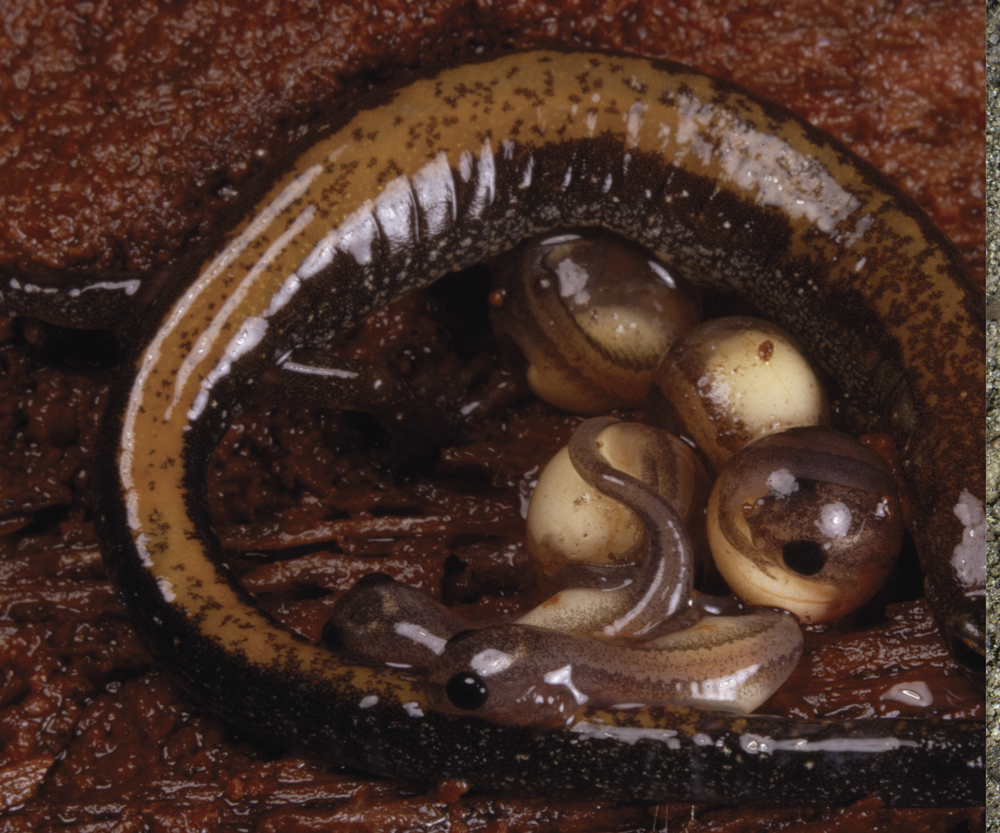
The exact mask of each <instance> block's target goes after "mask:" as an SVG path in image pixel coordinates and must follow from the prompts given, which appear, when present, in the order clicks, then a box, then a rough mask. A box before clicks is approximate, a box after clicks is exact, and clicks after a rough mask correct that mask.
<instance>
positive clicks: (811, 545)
mask: <svg viewBox="0 0 1000 833" xmlns="http://www.w3.org/2000/svg"><path fill="white" fill-rule="evenodd" d="M781 557H782V560H783V561H784V562H785V566H787V567H788V569H789V570H794V571H795V572H796V573H798V574H799V575H800V576H813V575H815V574H816V573H818V572H819V571H820V570H822V569H823V566H824V565H825V564H826V553H825V552H823V548H822V547H821V546H820V545H819V544H817V543H816V542H815V541H789V542H788V543H787V544H785V545H784V546H783V547H782V548H781Z"/></svg>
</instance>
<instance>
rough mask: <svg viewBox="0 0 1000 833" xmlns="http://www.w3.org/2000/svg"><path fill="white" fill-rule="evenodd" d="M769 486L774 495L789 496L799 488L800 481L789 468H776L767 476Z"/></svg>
mask: <svg viewBox="0 0 1000 833" xmlns="http://www.w3.org/2000/svg"><path fill="white" fill-rule="evenodd" d="M766 482H767V488H768V489H770V490H771V494H772V496H774V497H782V498H785V497H788V496H789V495H791V494H794V493H795V492H797V491H798V490H799V482H798V481H797V480H796V479H795V475H794V474H792V473H791V472H790V471H789V470H788V469H776V470H775V471H772V472H771V473H770V474H769V475H768V476H767V481H766Z"/></svg>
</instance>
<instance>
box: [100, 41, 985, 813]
mask: <svg viewBox="0 0 1000 833" xmlns="http://www.w3.org/2000/svg"><path fill="white" fill-rule="evenodd" d="M562 226H593V227H603V228H607V229H609V230H611V231H613V232H615V233H617V234H620V235H622V236H624V237H626V238H629V239H631V240H633V241H635V242H637V243H640V244H641V245H643V246H645V247H647V248H648V249H649V250H651V251H652V252H653V253H654V254H656V255H657V256H658V257H660V258H661V259H663V260H664V261H666V262H667V263H669V264H670V265H671V267H672V268H675V269H677V270H678V272H680V273H682V274H684V275H685V277H687V278H688V279H689V280H691V281H692V282H694V283H697V284H700V285H703V286H707V287H713V288H718V289H720V290H722V291H725V292H728V293H733V294H735V295H738V296H741V297H743V298H744V299H745V300H746V301H748V302H749V303H750V304H752V305H755V306H757V307H758V308H760V309H763V310H767V312H768V315H769V316H770V317H771V318H773V319H774V320H775V321H776V322H777V323H779V324H780V325H781V326H783V327H785V328H786V329H788V330H790V331H791V332H792V333H794V334H795V335H796V336H797V337H798V339H799V340H800V342H801V343H802V344H803V345H804V346H805V348H806V349H807V350H808V351H809V352H810V355H811V356H812V357H813V358H814V359H815V360H816V361H817V362H818V363H820V364H821V365H822V366H823V367H824V368H825V369H826V370H828V371H829V372H830V374H831V375H832V376H833V378H834V379H835V381H836V383H837V384H838V386H839V388H840V390H841V391H842V392H843V394H844V395H845V396H848V397H850V398H851V400H852V401H856V402H862V403H868V404H869V405H870V407H869V408H868V409H867V413H869V414H870V419H869V420H868V423H869V424H867V425H864V426H860V427H864V428H867V429H869V430H870V429H872V428H879V429H880V430H883V431H887V432H890V433H891V434H892V435H893V436H894V438H895V441H896V444H897V446H898V448H899V449H900V450H901V452H902V455H903V460H904V472H903V476H904V481H905V482H904V488H905V497H906V501H907V504H908V511H909V516H908V517H909V529H910V531H911V533H912V534H913V536H914V538H915V540H916V542H917V546H918V549H919V552H920V556H921V559H922V563H923V565H924V569H925V572H926V575H927V595H928V598H929V601H930V603H931V605H932V606H933V607H934V610H935V611H936V614H937V616H938V618H939V620H940V624H941V626H942V629H943V631H944V633H945V634H946V636H947V637H948V640H949V643H950V644H951V645H952V646H953V648H954V649H955V653H956V656H958V657H959V658H960V659H966V660H967V661H969V662H974V661H975V660H976V658H980V659H981V657H982V656H983V644H984V636H983V634H984V628H983V622H984V617H985V610H984V596H983V586H984V582H985V554H984V538H983V523H984V512H983V498H984V494H985V485H984V479H985V478H984V471H983V463H982V447H983V440H982V434H981V429H980V427H979V426H982V425H983V408H984V403H983V397H982V390H983V379H984V330H983V306H982V298H981V294H980V293H979V292H978V291H977V290H976V289H974V288H973V286H972V285H971V283H970V281H969V280H968V278H967V276H966V274H965V273H964V271H963V269H962V266H961V264H960V262H959V259H958V257H957V255H956V253H955V252H954V250H953V247H952V246H951V245H950V244H949V243H948V241H947V240H946V239H945V238H944V237H943V236H942V235H941V234H940V233H939V232H938V231H937V230H936V229H935V228H934V227H933V226H932V225H931V224H930V222H929V221H928V220H927V218H926V217H925V216H924V215H923V213H922V212H921V211H920V210H919V209H918V208H917V207H916V206H915V204H914V203H913V202H912V201H911V200H909V199H908V198H906V197H905V196H903V195H901V194H900V193H899V192H898V191H897V190H895V189H894V188H893V187H892V186H891V185H890V184H889V183H888V182H887V181H886V180H885V179H884V178H883V177H882V176H881V175H879V174H878V173H877V172H876V171H874V170H873V169H872V168H871V167H870V166H868V165H866V164H864V163H863V162H861V161H860V160H858V159H856V158H855V157H853V156H852V155H851V154H850V153H849V152H847V151H846V150H845V149H844V148H843V147H841V146H840V145H839V144H837V143H836V142H835V141H834V140H832V139H831V138H830V137H828V136H826V135H825V134H823V133H821V132H819V131H817V130H815V129H813V128H811V127H809V126H808V125H806V124H805V123H804V122H802V121H801V120H799V119H798V118H796V117H794V116H793V115H791V114H790V113H788V112H787V111H785V110H783V109H781V108H778V107H775V106H773V105H768V104H766V103H763V102H761V101H759V100H757V99H755V98H754V97H753V96H751V95H750V94H748V93H746V92H745V91H743V90H740V89H739V88H736V87H734V86H732V85H728V84H725V83H721V82H718V81H715V80H713V79H711V78H708V77H707V76H704V75H702V74H700V73H698V72H695V71H692V70H690V69H687V68H684V67H680V66H676V65H671V64H666V63H652V62H649V61H646V60H641V59H636V58H630V57H624V56H612V55H600V54H587V53H556V52H530V53H523V54H513V55H507V56H503V57H499V58H495V59H489V60H483V61H481V62H478V63H474V64H470V65H466V66H463V67H460V68H457V69H453V70H446V71H442V72H440V73H438V74H435V75H433V76H430V77H427V78H424V79H422V80H418V81H415V82H413V83H411V84H409V85H408V86H404V87H401V88H399V89H395V90H391V91H386V92H384V93H382V94H381V96H380V98H379V99H378V100H377V101H375V102H374V103H373V104H371V106H368V107H362V108H360V109H358V110H357V111H355V112H353V113H352V114H349V115H347V116H346V117H344V118H343V119H341V120H338V121H337V122H336V123H335V124H331V125H329V126H327V127H326V128H324V129H321V130H318V131H317V132H316V133H315V134H314V135H313V137H312V141H311V143H310V144H309V146H308V147H306V148H305V149H304V150H302V151H301V152H300V153H298V154H297V155H296V156H295V157H294V158H293V159H292V160H291V161H290V162H289V163H288V165H287V166H286V167H285V168H283V169H282V170H281V171H279V172H275V173H274V174H273V176H272V178H271V179H269V180H267V181H266V182H263V183H262V184H261V186H260V188H259V189H258V191H257V192H256V193H255V194H254V195H253V199H251V200H250V201H249V202H248V203H247V204H246V205H245V206H244V211H243V213H242V215H241V216H240V219H239V220H238V221H237V222H236V223H235V224H234V225H233V226H232V227H230V228H229V229H228V231H226V232H225V233H224V234H223V235H222V236H220V237H219V238H218V240H217V244H216V246H215V248H214V249H212V250H210V251H209V252H208V253H207V254H205V256H204V257H203V258H202V260H201V261H200V262H199V263H198V264H197V265H196V267H195V268H194V270H193V273H192V274H189V275H183V276H180V277H179V279H178V282H177V284H176V285H175V286H174V287H173V289H172V291H169V292H166V293H165V294H164V295H163V296H162V297H161V298H159V299H158V301H157V304H156V305H155V307H154V309H153V310H152V311H151V314H150V316H149V318H148V319H147V321H146V324H145V329H144V331H143V332H142V333H141V334H140V336H139V337H138V338H137V340H136V343H135V345H134V347H133V349H132V352H131V354H130V358H129V360H128V363H127V364H126V365H125V366H124V367H123V372H122V376H123V378H122V381H121V383H120V384H118V385H117V386H116V387H115V389H114V390H113V392H112V394H111V397H110V400H109V404H108V408H107V412H106V417H105V423H104V429H103V433H102V440H101V446H100V448H99V454H98V461H97V466H96V468H97V472H96V479H97V483H98V525H99V534H100V537H101V540H102V546H103V551H104V557H105V561H106V564H107V567H108V570H109V573H110V574H111V576H112V579H113V581H114V582H115V584H116V586H117V588H118V591H119V595H120V598H121V600H122V601H123V603H124V604H125V606H126V608H127V609H128V612H129V614H130V616H131V617H132V619H133V621H134V623H135V627H136V629H137V631H138V632H139V633H140V635H141V636H142V637H143V638H144V639H145V641H146V643H147V644H148V645H149V646H150V648H151V649H152V651H153V652H154V654H155V655H156V656H157V657H158V658H159V659H160V660H161V661H162V662H163V663H165V664H166V665H167V666H168V667H170V668H172V669H173V670H174V671H176V672H177V674H179V675H180V676H181V678H182V679H183V680H184V681H185V683H186V684H187V686H188V687H189V688H190V689H191V690H192V691H193V692H194V693H195V694H197V695H198V696H199V697H201V698H202V699H204V700H205V701H206V702H207V703H208V704H210V705H211V706H212V707H213V708H215V709H217V710H219V711H220V712H222V713H223V714H225V715H226V716H227V717H228V718H230V719H232V720H233V721H234V722H237V723H239V724H240V725H243V726H246V727H250V728H252V729H254V730H255V731H258V732H259V733H261V734H262V735H266V736H270V737H273V738H277V739H280V740H281V741H284V742H294V743H298V744H300V745H302V746H305V747H307V748H309V749H311V750H314V751H315V752H317V753H318V754H321V755H324V756H326V757H328V758H330V759H332V760H335V761H339V762H348V763H351V764H353V765H356V766H360V767H363V768H366V769H369V770H371V771H374V772H380V773H387V774H392V775H397V776H403V777H409V778H415V779H431V778H438V777H442V776H457V777H462V778H464V779H466V780H468V781H469V782H470V783H471V784H472V785H474V786H476V787H480V788H484V789H495V790H515V791H520V792H525V793H528V792H531V793H541V794H545V795H553V794H571V793H579V794H585V795H588V796H590V797H596V796H603V797H606V798H617V799H633V800H643V799H653V800H657V799H658V800H664V799H669V800H696V801H712V802H736V801H750V802H780V803H787V804H795V803H824V804H828V803H841V802H849V801H853V800H856V799H858V798H860V797H863V796H866V795H869V794H875V795H877V796H879V797H881V798H883V799H884V800H885V801H887V802H889V803H894V804H903V805H905V804H927V803H945V804H951V805H956V804H966V803H972V804H976V803H981V802H982V800H983V796H982V793H983V775H982V769H983V743H984V740H983V729H982V724H981V723H975V722H947V723H940V722H935V721H909V722H908V721H890V720H873V721H856V722H808V721H786V720H778V719H773V718H761V717H749V718H748V717H731V716H718V715H714V714H711V713H704V712H699V711H696V710H691V709H686V708H656V709H635V710H631V709H630V710H616V709H603V708H593V709H588V708H587V707H586V706H584V707H582V708H581V709H580V711H579V712H578V713H577V715H576V716H575V719H574V722H573V724H572V725H571V726H565V727H563V728H558V729H549V728H541V727H530V726H529V727H511V726H505V725H500V724H496V723H493V722H491V721H489V720H485V719H481V718H474V717H469V716H465V715H453V714H448V713H444V712H441V711H437V710H434V709H433V708H431V706H430V703H429V699H428V696H427V694H426V692H425V691H424V690H423V688H422V687H421V686H420V685H419V684H418V683H417V682H415V681H414V680H413V678H412V677H410V676H407V675H406V674H405V673H390V672H388V671H385V670H382V669H374V668H371V667H367V666H364V665H361V664H357V663H354V662H351V661H349V660H346V659H344V658H343V657H340V656H338V655H336V654H334V653H332V652H330V651H328V650H326V649H324V648H322V647H320V646H314V645H311V644H309V643H307V642H305V641H303V640H301V639H298V638H296V637H295V636H293V635H292V634H290V633H289V632H287V631H285V630H284V629H282V628H281V627H280V626H278V625H277V624H276V623H275V622H274V621H273V620H271V619H270V618H269V617H268V616H266V615H265V614H264V613H262V612H261V611H260V610H259V609H258V608H257V607H256V606H255V605H254V603H253V600H252V598H251V597H250V596H249V594H247V593H246V592H245V591H243V590H242V589H240V588H239V587H238V586H237V585H235V584H234V582H233V581H232V578H231V577H230V576H229V575H228V574H227V573H226V571H225V570H223V569H222V568H220V567H219V566H218V563H217V560H216V554H217V552H218V542H217V539H216V537H215V535H214V533H213V532H212V529H211V526H210V523H209V518H208V512H207V509H206V501H205V485H204V480H205V469H206V460H207V458H208V456H209V453H210V452H211V450H212V448H213V447H214V445H215V444H216V443H217V441H218V439H219V438H220V436H221V434H222V432H223V431H224V429H225V427H226V425H227V424H228V423H229V422H230V421H231V420H232V418H233V416H234V415H235V414H236V413H237V411H238V410H239V407H240V402H241V401H242V400H244V399H245V398H246V397H247V395H248V390H249V388H250V387H251V386H252V385H253V384H254V381H255V379H257V378H258V377H259V376H260V375H261V374H262V373H263V372H264V371H265V370H266V369H267V368H268V367H270V366H272V365H273V364H274V363H275V362H276V361H279V360H281V359H282V358H283V357H288V356H289V355H291V356H292V357H294V355H295V351H296V350H297V349H302V348H305V349H306V350H308V348H309V345H310V344H312V343H316V342H317V341H320V340H322V339H324V338H327V337H328V336H329V335H330V334H331V333H335V332H338V331H340V330H342V329H343V328H345V327H348V326H350V325H351V324H353V323H355V322H357V321H358V320H360V319H361V317H363V316H364V315H365V314H367V313H368V312H369V311H371V310H372V309H374V308H377V307H379V306H382V305H384V304H386V303H388V302H389V301H391V300H393V299H394V298H398V297H400V296H401V295H403V294H404V293H406V292H409V291H411V290H412V289H415V288H417V287H420V286H423V285H426V284H428V283H429V282H431V281H433V280H435V279H437V278H438V277H441V276H442V275H444V274H446V273H447V272H449V271H452V270H455V269H458V268H460V267H463V266H466V265H469V264H472V263H476V262H479V261H482V260H484V259H486V258H489V257H492V256H495V255H496V254H498V253H499V252H501V251H503V250H506V249H508V248H510V247H511V246H513V245H514V244H516V243H517V242H518V241H519V240H521V239H523V238H524V237H526V236H528V235H531V234H536V233H540V232H543V231H546V230H550V229H553V228H556V227H562ZM969 426H975V429H974V430H970V428H969ZM970 658H971V659H970Z"/></svg>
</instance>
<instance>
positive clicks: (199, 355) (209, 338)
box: [163, 205, 316, 422]
mask: <svg viewBox="0 0 1000 833" xmlns="http://www.w3.org/2000/svg"><path fill="white" fill-rule="evenodd" d="M315 215H316V206H315V205H309V206H307V207H306V208H305V209H304V210H303V211H302V213H301V214H299V216H298V217H296V218H295V222H293V223H292V224H291V225H290V226H289V227H288V228H287V229H286V230H285V231H284V232H283V233H282V234H281V235H280V236H279V237H278V239H277V240H275V241H274V242H273V243H272V244H271V245H270V246H268V247H267V251H265V252H264V254H263V255H262V256H261V258H260V259H259V260H258V261H257V262H256V263H254V265H253V267H252V268H250V269H249V270H248V271H247V273H246V275H245V276H244V277H243V280H241V281H240V283H239V286H237V287H236V289H234V290H233V292H232V294H231V295H230V296H229V297H228V298H227V299H226V302H225V303H224V304H223V305H222V306H221V307H220V308H219V310H218V312H216V313H215V315H214V316H213V317H212V323H211V324H209V325H208V326H207V327H206V328H205V329H204V331H203V332H202V334H201V335H200V336H199V337H198V340H197V341H196V342H195V345H194V347H193V348H192V350H191V352H190V353H188V355H187V356H185V357H184V361H183V362H181V364H180V367H178V369H177V377H176V379H175V380H174V396H173V399H172V400H171V402H170V405H169V406H168V407H167V409H166V411H165V412H164V415H163V421H164V422H169V420H170V416H171V414H172V413H173V409H174V406H175V405H176V404H177V402H178V401H179V400H180V397H181V392H182V391H183V389H184V386H185V385H186V384H187V381H188V379H189V378H190V377H191V376H192V375H193V374H194V372H195V369H196V368H197V366H198V365H199V364H200V362H201V361H202V359H203V358H204V357H205V355H206V354H207V353H208V352H209V350H211V348H212V345H213V344H215V342H216V341H218V339H219V336H220V334H221V333H222V331H223V330H224V328H225V327H226V326H227V325H228V324H229V323H230V322H231V319H232V317H233V314H234V313H235V312H236V309H237V308H238V307H239V305H240V304H242V303H243V301H244V300H246V297H247V295H248V294H249V293H250V290H251V289H252V288H253V285H254V284H255V283H256V282H257V280H258V279H259V278H260V277H261V275H263V274H264V272H265V271H266V270H267V268H268V267H269V266H270V265H271V264H272V263H273V262H274V261H275V260H276V259H277V258H278V257H279V256H280V255H281V253H282V252H284V251H285V249H286V248H288V245H289V244H290V243H291V242H292V240H294V239H295V238H296V237H297V236H298V235H299V234H300V233H301V232H302V230H303V229H305V227H306V226H308V225H309V223H311V222H312V219H313V217H314V216H315ZM265 329H266V326H265ZM260 336H261V337H263V333H260ZM258 340H259V339H258ZM241 343H242V342H241V341H240V340H236V339H234V340H231V341H230V342H229V346H228V347H227V348H226V353H227V354H226V355H224V356H223V358H222V359H221V360H220V362H219V364H217V365H216V366H215V367H214V368H213V369H212V370H211V371H210V372H209V373H208V377H214V378H213V379H212V382H211V383H210V384H208V378H207V377H206V379H205V380H204V381H203V382H202V390H201V392H200V393H199V394H198V400H202V402H201V405H200V406H199V404H198V400H196V402H195V404H194V405H193V406H192V408H191V411H189V412H188V414H189V416H190V415H191V413H192V412H194V416H192V417H191V418H192V419H197V417H198V416H199V415H200V414H201V411H202V409H203V408H204V403H205V401H207V395H208V392H209V391H210V390H211V388H212V386H213V385H214V384H215V382H216V381H218V379H219V378H221V377H222V376H225V375H228V373H229V366H230V365H231V363H232V361H233V360H234V357H233V356H230V355H228V353H229V349H230V348H234V349H236V350H237V355H243V353H245V352H246V349H243V350H242V351H240V350H239V347H240V344H241ZM223 365H225V370H224V371H223V369H222V366H223Z"/></svg>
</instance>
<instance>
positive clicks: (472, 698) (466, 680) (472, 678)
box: [444, 671, 489, 711]
mask: <svg viewBox="0 0 1000 833" xmlns="http://www.w3.org/2000/svg"><path fill="white" fill-rule="evenodd" d="M444 691H445V694H447V695H448V700H449V701H450V702H451V704H452V705H453V706H454V707H455V708H456V709H464V710H465V711H472V710H473V709H478V708H479V707H480V706H481V705H483V703H485V702H486V698H487V697H488V696H489V690H488V689H487V688H486V683H484V682H483V680H482V678H481V677H480V676H479V675H478V674H474V673H473V672H471V671H463V672H462V673H459V674H455V675H454V676H453V677H452V678H451V679H450V680H448V683H447V684H446V685H445V687H444Z"/></svg>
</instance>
